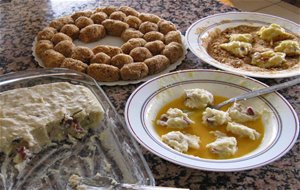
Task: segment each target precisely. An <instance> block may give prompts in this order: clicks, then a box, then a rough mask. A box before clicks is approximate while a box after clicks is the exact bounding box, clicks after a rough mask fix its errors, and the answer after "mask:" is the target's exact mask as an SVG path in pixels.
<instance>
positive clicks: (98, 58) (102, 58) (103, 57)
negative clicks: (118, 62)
mask: <svg viewBox="0 0 300 190" xmlns="http://www.w3.org/2000/svg"><path fill="white" fill-rule="evenodd" d="M110 60H111V59H110V57H109V56H108V55H107V54H106V53H103V52H100V53H97V54H95V55H94V56H93V57H92V59H91V61H90V62H91V63H103V64H110Z"/></svg>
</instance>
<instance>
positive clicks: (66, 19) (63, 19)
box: [49, 16, 74, 31]
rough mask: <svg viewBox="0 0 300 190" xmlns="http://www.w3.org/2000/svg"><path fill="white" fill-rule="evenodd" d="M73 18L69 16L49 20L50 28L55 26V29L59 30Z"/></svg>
mask: <svg viewBox="0 0 300 190" xmlns="http://www.w3.org/2000/svg"><path fill="white" fill-rule="evenodd" d="M73 23H74V20H73V19H72V18H71V17H69V16H65V17H61V18H59V19H55V20H53V21H52V22H50V24H49V26H50V27H52V28H55V29H56V30H57V31H60V29H61V28H62V27H63V26H64V25H65V24H73Z"/></svg>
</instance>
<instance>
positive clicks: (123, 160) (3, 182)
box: [0, 69, 155, 190]
mask: <svg viewBox="0 0 300 190" xmlns="http://www.w3.org/2000/svg"><path fill="white" fill-rule="evenodd" d="M54 82H69V83H71V84H79V85H83V86H85V87H87V88H89V89H90V90H91V91H92V92H93V93H94V95H95V96H96V97H97V99H98V100H99V102H100V104H101V105H102V107H103V109H104V111H105V117H104V120H103V121H102V122H101V123H100V126H99V127H98V128H97V130H95V131H93V132H91V133H95V134H97V135H98V134H99V136H100V137H101V138H89V137H90V136H89V135H88V137H86V138H84V139H82V140H80V142H78V143H77V144H76V146H70V145H67V144H66V145H65V144H59V143H58V144H56V145H55V144H54V145H53V146H52V145H51V146H48V147H47V148H46V149H45V150H42V151H41V152H40V153H38V154H37V155H35V156H34V157H33V158H32V159H31V160H30V161H29V163H28V164H27V165H26V167H25V168H24V170H22V171H21V172H20V173H19V172H18V171H17V170H16V169H15V168H14V166H13V163H12V162H8V161H7V160H5V159H4V158H3V156H4V155H3V154H2V158H1V155H0V167H1V170H0V172H1V173H0V189H4V190H10V189H70V187H69V185H68V179H69V177H70V176H71V175H72V174H79V175H81V176H83V177H91V176H94V175H96V173H99V174H101V175H104V176H109V177H113V178H115V179H116V181H118V182H124V183H135V184H143V185H155V182H154V178H153V176H152V173H151V171H150V169H149V167H148V165H147V163H146V161H145V159H144V157H143V156H142V154H141V151H140V150H139V149H138V146H137V145H136V143H135V141H133V139H132V138H131V137H130V136H129V133H128V132H127V130H126V128H125V126H124V125H125V122H124V121H123V120H122V119H121V118H120V117H119V115H118V114H117V112H116V110H115V109H114V108H113V106H112V104H111V103H110V101H109V99H108V97H107V96H106V95H105V93H104V91H103V90H102V89H101V87H99V85H98V84H97V83H96V82H95V80H94V79H92V78H91V77H89V76H87V75H85V74H82V73H79V72H75V71H71V70H68V69H42V70H32V71H24V72H17V73H12V74H7V75H3V76H0V92H4V91H7V90H12V89H16V88H24V87H31V86H35V85H38V84H47V83H54ZM0 125H1V124H0ZM91 135H93V134H91ZM91 145H92V146H93V147H95V148H94V149H95V150H94V151H92V152H89V148H88V147H87V146H91Z"/></svg>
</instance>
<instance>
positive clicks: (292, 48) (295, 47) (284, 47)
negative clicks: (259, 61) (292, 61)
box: [274, 40, 300, 56]
mask: <svg viewBox="0 0 300 190" xmlns="http://www.w3.org/2000/svg"><path fill="white" fill-rule="evenodd" d="M274 51H277V52H278V51H279V52H283V53H285V54H286V55H289V56H294V55H300V47H299V43H298V42H297V41H293V40H284V41H282V42H280V43H279V44H278V45H277V46H276V47H275V48H274Z"/></svg>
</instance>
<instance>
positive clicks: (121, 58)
mask: <svg viewBox="0 0 300 190" xmlns="http://www.w3.org/2000/svg"><path fill="white" fill-rule="evenodd" d="M129 63H133V59H132V57H131V56H129V55H126V54H118V55H116V56H114V57H113V58H111V62H110V64H111V65H113V66H116V67H118V68H119V69H121V68H122V67H123V66H124V65H126V64H129Z"/></svg>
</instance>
